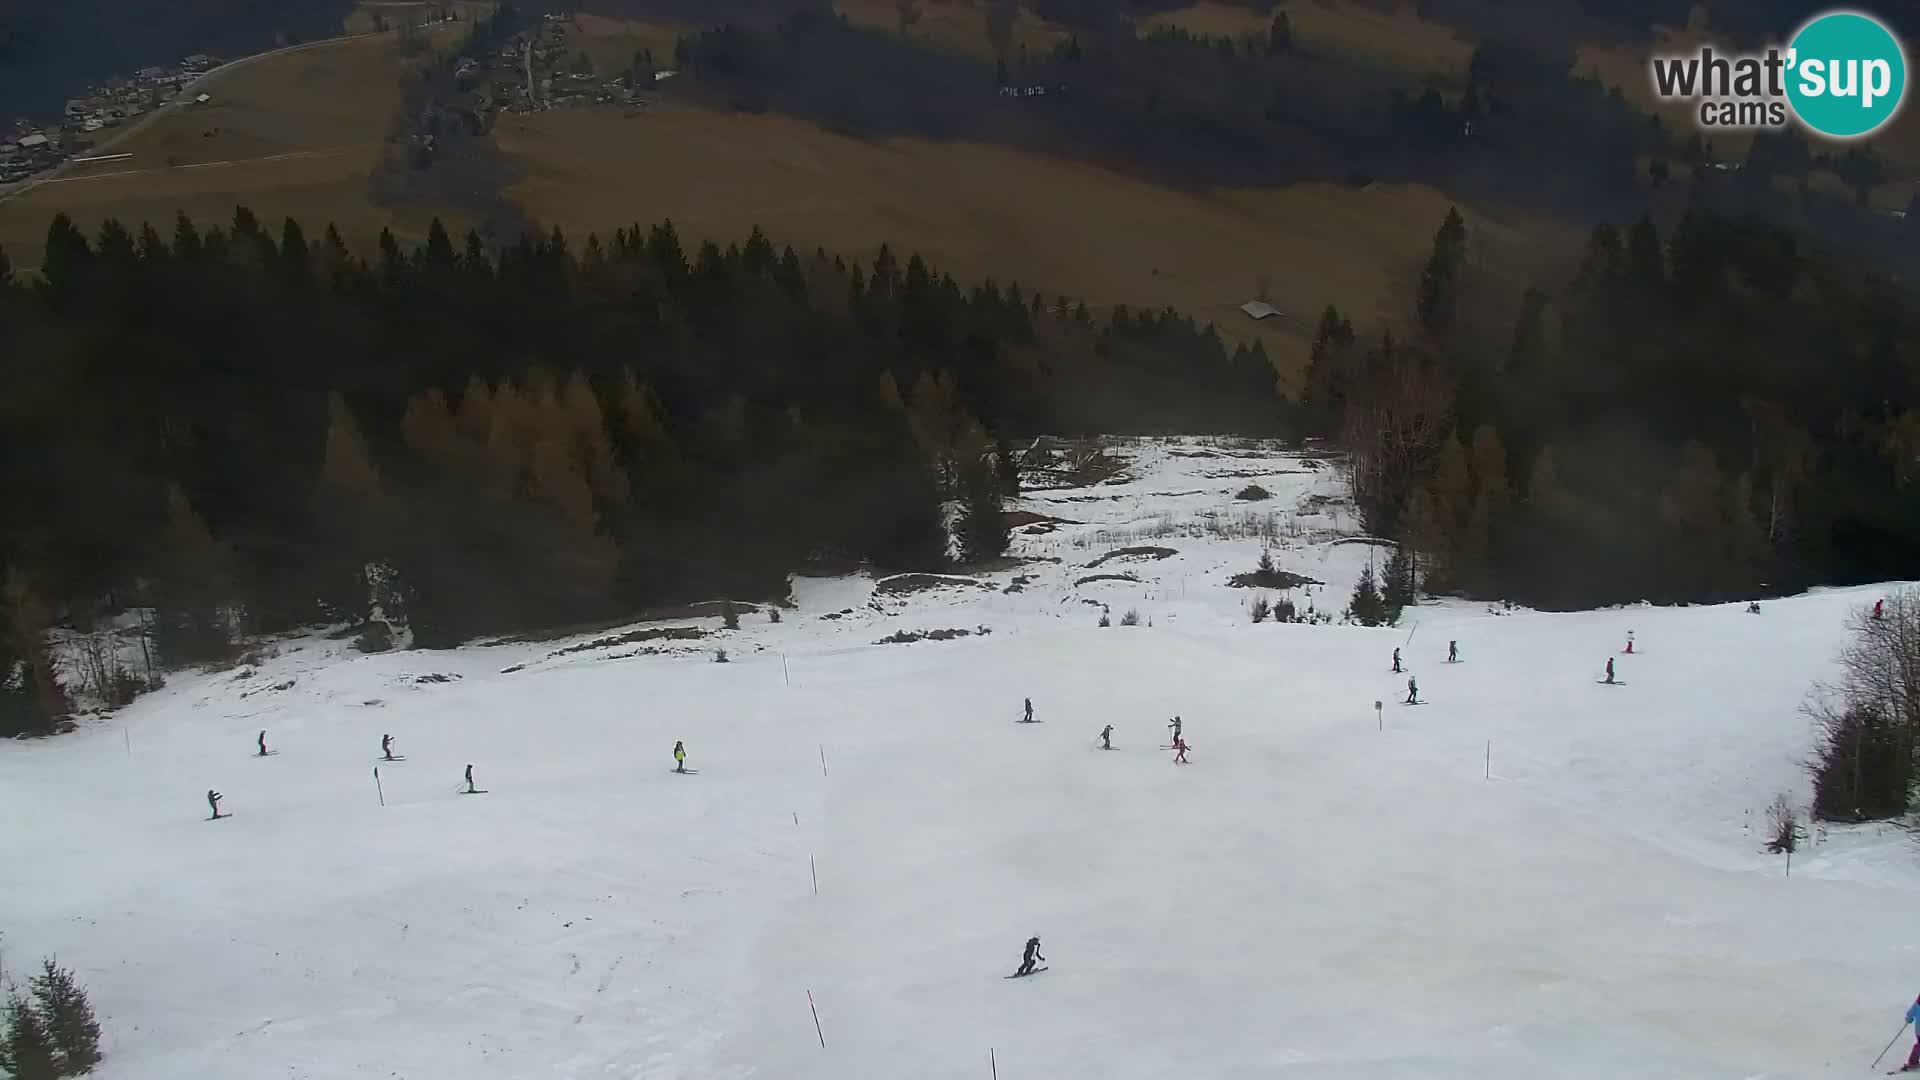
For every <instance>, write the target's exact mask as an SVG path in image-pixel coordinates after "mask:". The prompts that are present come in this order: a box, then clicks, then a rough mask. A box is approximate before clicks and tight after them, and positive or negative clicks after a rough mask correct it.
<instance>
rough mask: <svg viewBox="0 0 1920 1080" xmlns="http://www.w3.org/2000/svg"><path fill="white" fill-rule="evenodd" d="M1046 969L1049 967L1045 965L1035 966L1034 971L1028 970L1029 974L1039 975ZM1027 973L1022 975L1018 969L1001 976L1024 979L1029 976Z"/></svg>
mask: <svg viewBox="0 0 1920 1080" xmlns="http://www.w3.org/2000/svg"><path fill="white" fill-rule="evenodd" d="M1045 970H1047V969H1046V968H1043V967H1037V968H1034V969H1033V970H1032V971H1029V972H1027V975H1038V974H1040V973H1041V972H1043V971H1045ZM1027 975H1022V974H1020V973H1019V972H1017V971H1016V972H1014V973H1013V974H1011V975H1002V976H1000V977H1001V978H1003V979H1024V978H1026V977H1027Z"/></svg>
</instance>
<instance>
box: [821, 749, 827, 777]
mask: <svg viewBox="0 0 1920 1080" xmlns="http://www.w3.org/2000/svg"><path fill="white" fill-rule="evenodd" d="M820 775H821V776H825V775H827V745H826V744H825V743H821V744H820Z"/></svg>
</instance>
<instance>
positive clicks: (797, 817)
mask: <svg viewBox="0 0 1920 1080" xmlns="http://www.w3.org/2000/svg"><path fill="white" fill-rule="evenodd" d="M793 827H794V828H796V829H797V828H799V827H800V811H798V810H795V811H794V812H793Z"/></svg>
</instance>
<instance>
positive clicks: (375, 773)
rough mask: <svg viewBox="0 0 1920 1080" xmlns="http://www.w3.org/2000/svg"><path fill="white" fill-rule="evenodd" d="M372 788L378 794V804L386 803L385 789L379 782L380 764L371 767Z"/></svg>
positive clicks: (383, 804)
mask: <svg viewBox="0 0 1920 1080" xmlns="http://www.w3.org/2000/svg"><path fill="white" fill-rule="evenodd" d="M373 790H374V791H375V792H377V793H378V794H379V796H380V805H381V806H385V805H387V789H386V788H384V787H382V786H381V784H380V766H378V765H375V766H374V767H373Z"/></svg>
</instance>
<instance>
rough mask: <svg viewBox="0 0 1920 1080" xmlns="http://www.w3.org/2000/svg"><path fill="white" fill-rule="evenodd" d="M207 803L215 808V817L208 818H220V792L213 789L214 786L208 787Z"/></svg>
mask: <svg viewBox="0 0 1920 1080" xmlns="http://www.w3.org/2000/svg"><path fill="white" fill-rule="evenodd" d="M207 805H208V806H209V807H212V808H213V817H212V818H209V819H208V820H210V821H211V820H215V819H217V818H219V817H220V793H219V792H217V791H215V790H213V789H212V788H208V789H207Z"/></svg>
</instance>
